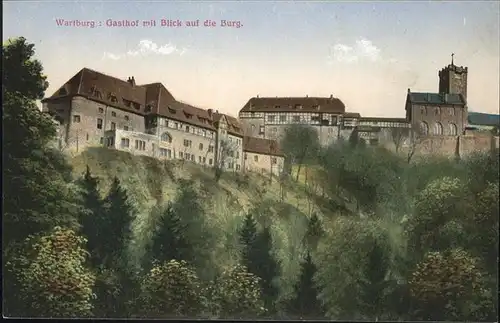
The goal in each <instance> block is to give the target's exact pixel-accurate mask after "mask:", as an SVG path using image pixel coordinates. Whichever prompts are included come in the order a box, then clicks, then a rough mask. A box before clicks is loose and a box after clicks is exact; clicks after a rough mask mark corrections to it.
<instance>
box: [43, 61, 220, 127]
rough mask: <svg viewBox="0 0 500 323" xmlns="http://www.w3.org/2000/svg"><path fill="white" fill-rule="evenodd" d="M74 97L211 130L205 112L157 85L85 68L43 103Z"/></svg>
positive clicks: (210, 121)
mask: <svg viewBox="0 0 500 323" xmlns="http://www.w3.org/2000/svg"><path fill="white" fill-rule="evenodd" d="M75 95H80V96H83V97H86V98H88V99H90V100H93V101H97V102H101V103H103V104H106V105H109V106H113V107H116V108H118V109H122V110H125V111H130V112H133V113H136V114H140V115H147V114H158V115H161V116H164V117H167V118H171V119H174V120H178V121H181V122H186V123H189V124H193V125H197V126H200V127H203V128H207V129H210V130H214V129H215V128H214V127H213V121H212V117H211V116H210V115H209V113H208V111H207V110H204V109H200V108H197V107H194V106H192V105H189V104H187V103H184V102H180V101H177V100H175V98H174V97H173V95H172V94H171V93H170V92H169V91H168V90H167V89H166V88H165V86H163V84H161V83H150V84H144V85H136V84H135V80H134V81H125V80H121V79H118V78H116V77H113V76H109V75H106V74H103V73H100V72H96V71H94V70H91V69H89V68H83V69H82V70H80V71H79V72H78V73H77V74H76V75H75V76H73V77H72V78H71V79H70V80H69V81H68V82H66V84H64V85H63V86H62V87H61V88H59V89H58V90H57V91H56V92H55V93H54V94H53V95H52V96H50V97H49V98H46V99H44V100H43V102H45V101H49V100H54V99H59V98H63V97H69V96H75Z"/></svg>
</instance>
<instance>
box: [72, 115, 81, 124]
mask: <svg viewBox="0 0 500 323" xmlns="http://www.w3.org/2000/svg"><path fill="white" fill-rule="evenodd" d="M73 122H74V123H79V122H80V116H79V115H74V116H73Z"/></svg>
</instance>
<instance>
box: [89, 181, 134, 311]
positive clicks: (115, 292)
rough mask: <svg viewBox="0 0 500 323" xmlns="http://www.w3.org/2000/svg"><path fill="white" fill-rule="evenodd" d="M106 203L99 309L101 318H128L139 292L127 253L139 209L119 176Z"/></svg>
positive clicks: (101, 223) (101, 226)
mask: <svg viewBox="0 0 500 323" xmlns="http://www.w3.org/2000/svg"><path fill="white" fill-rule="evenodd" d="M104 202H105V209H104V212H102V214H101V215H100V216H99V217H98V219H96V220H98V221H96V223H95V224H96V225H97V229H98V230H99V232H100V235H99V236H98V238H99V239H98V241H97V242H98V246H100V250H101V257H100V259H98V261H99V265H98V273H99V275H98V282H97V284H96V294H97V298H98V299H97V302H96V308H97V310H98V311H99V314H100V315H101V316H105V317H128V316H129V314H130V311H129V308H130V304H131V302H132V301H133V295H134V293H135V292H136V289H138V286H137V284H136V281H135V277H134V275H135V273H134V272H133V271H132V269H131V267H130V266H129V263H128V252H127V250H128V247H129V244H130V243H131V241H132V228H131V225H132V222H133V220H134V216H135V210H134V208H133V207H132V205H131V204H130V202H129V200H128V197H127V192H126V190H125V189H124V188H122V187H121V185H120V181H119V180H118V178H116V177H115V178H114V180H113V183H112V185H111V188H110V190H109V193H108V195H107V197H106V199H105V201H104Z"/></svg>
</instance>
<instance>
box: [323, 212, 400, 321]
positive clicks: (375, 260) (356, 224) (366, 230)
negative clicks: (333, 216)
mask: <svg viewBox="0 0 500 323" xmlns="http://www.w3.org/2000/svg"><path fill="white" fill-rule="evenodd" d="M386 226H389V224H386V223H384V222H381V221H374V220H357V219H351V218H339V219H338V220H336V221H335V224H334V226H333V227H334V228H335V231H334V232H332V234H331V235H328V237H327V238H326V239H325V242H324V243H322V244H320V247H319V249H318V260H317V266H318V272H317V274H316V276H315V281H316V284H317V285H316V286H317V288H318V289H319V299H320V300H321V301H322V302H323V304H324V306H325V310H326V315H327V316H328V317H329V318H331V319H337V320H338V319H350V320H353V319H354V320H360V319H371V320H373V319H376V318H377V314H378V313H383V315H382V314H380V316H379V317H378V319H386V318H387V319H389V318H391V316H392V315H393V313H392V312H391V304H389V302H387V301H385V296H384V295H386V294H391V292H392V291H391V289H390V286H391V284H389V281H391V280H394V279H396V277H397V276H396V275H397V274H398V267H397V266H395V259H397V257H396V255H398V254H399V253H400V252H401V250H399V249H398V247H397V243H396V241H395V240H396V236H397V235H396V234H397V232H392V230H390V227H386ZM374 245H377V246H378V247H377V249H374V247H373V246H374ZM378 265H380V267H379V268H376V267H377V266H378ZM377 270H378V271H380V273H377V272H376V271H377ZM385 281H387V282H385ZM371 288H373V289H371ZM373 302H375V303H376V304H377V306H378V308H377V310H375V309H374V308H373Z"/></svg>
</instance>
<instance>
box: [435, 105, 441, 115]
mask: <svg viewBox="0 0 500 323" xmlns="http://www.w3.org/2000/svg"><path fill="white" fill-rule="evenodd" d="M434 113H435V114H436V115H437V116H438V115H440V114H441V108H440V107H436V108H435V109H434Z"/></svg>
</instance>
